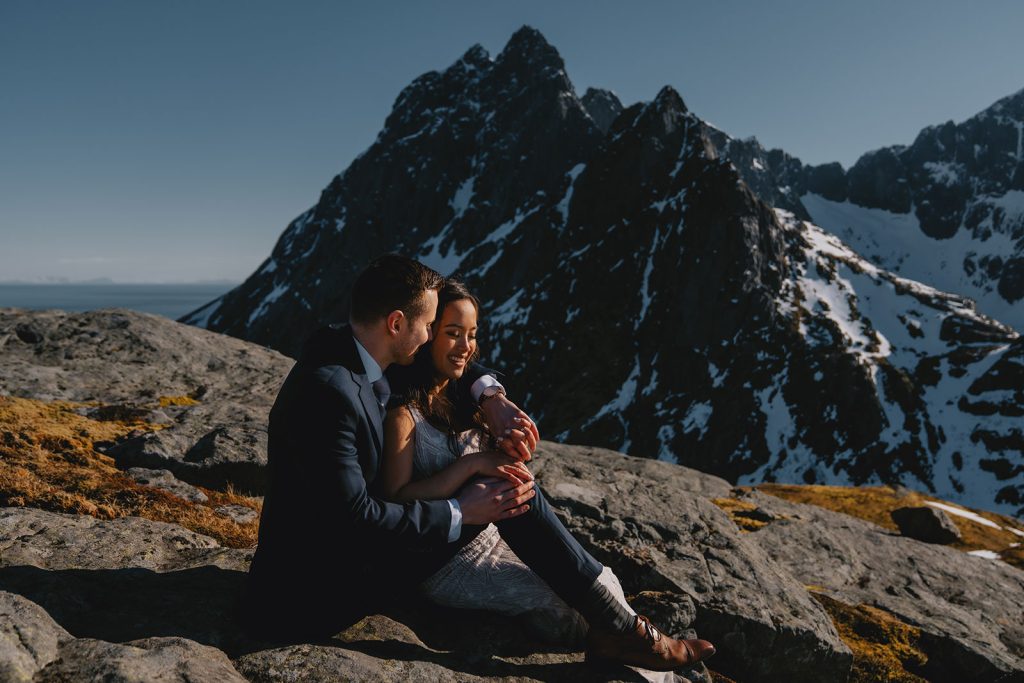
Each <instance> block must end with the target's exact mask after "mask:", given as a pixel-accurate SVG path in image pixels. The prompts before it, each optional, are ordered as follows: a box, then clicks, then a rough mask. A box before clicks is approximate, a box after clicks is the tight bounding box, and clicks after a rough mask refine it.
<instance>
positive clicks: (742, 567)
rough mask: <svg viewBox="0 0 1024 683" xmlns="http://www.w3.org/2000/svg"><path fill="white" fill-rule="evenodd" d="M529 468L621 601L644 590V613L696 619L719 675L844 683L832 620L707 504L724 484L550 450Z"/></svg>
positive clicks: (597, 453)
mask: <svg viewBox="0 0 1024 683" xmlns="http://www.w3.org/2000/svg"><path fill="white" fill-rule="evenodd" d="M532 465H533V471H534V473H535V474H536V476H537V479H538V481H539V482H540V484H541V485H542V486H543V488H544V490H545V491H546V492H547V494H548V497H549V498H550V499H551V501H552V502H553V503H555V504H556V505H557V506H558V507H559V508H560V509H561V511H562V514H563V521H564V522H565V524H566V526H567V528H568V529H569V530H570V531H572V533H573V534H574V535H575V536H576V537H577V538H579V539H580V541H581V542H582V543H583V544H584V545H585V546H586V547H587V549H588V550H590V551H591V552H592V553H593V554H594V556H595V557H596V558H597V559H598V560H599V561H601V562H602V563H604V564H605V565H607V566H609V567H611V568H612V569H613V570H614V571H615V573H616V574H617V575H618V577H619V579H620V581H621V582H622V585H623V588H624V589H625V591H626V594H627V595H631V594H638V593H642V592H646V593H645V600H646V601H647V603H648V606H650V605H649V603H654V604H658V603H665V602H670V604H671V605H672V607H671V609H668V610H666V611H667V612H669V613H672V612H675V613H677V614H680V615H688V614H693V615H695V616H694V618H693V622H692V624H686V626H688V627H692V628H693V629H695V630H696V633H697V635H698V636H699V637H701V638H705V639H707V640H710V641H711V642H712V643H714V644H715V647H716V648H717V650H718V652H717V654H716V655H715V657H714V659H713V660H712V661H711V662H709V663H710V664H711V666H712V667H713V668H714V669H715V670H716V671H721V672H722V673H724V674H726V675H729V676H733V677H735V678H738V679H740V680H786V681H824V680H829V681H831V680H836V681H843V680H846V677H847V675H848V674H849V671H850V667H851V665H852V655H851V653H850V650H849V648H848V647H847V646H846V645H845V644H844V643H843V642H842V641H841V640H840V639H839V636H838V634H837V633H836V630H835V627H834V625H833V624H832V621H831V619H830V618H829V616H828V615H827V614H826V613H825V612H824V610H823V609H822V608H821V606H820V605H819V604H818V603H817V602H816V601H815V600H814V599H813V598H812V597H811V596H810V595H809V594H808V592H807V590H806V588H804V586H803V584H802V583H801V582H799V581H797V580H795V579H794V578H793V576H792V575H790V574H789V573H787V572H785V571H781V570H780V568H779V567H778V565H777V564H776V563H774V562H773V561H772V560H771V559H770V558H769V557H768V556H767V555H766V554H765V553H764V551H762V550H761V549H760V548H758V547H757V546H756V545H754V544H751V543H749V542H748V541H747V539H746V537H745V535H744V534H741V533H740V532H739V530H738V529H737V528H736V526H735V524H733V522H732V521H731V520H730V518H729V516H728V515H727V514H726V513H725V512H723V511H722V510H721V509H719V508H718V507H717V506H716V505H715V504H713V503H711V502H710V501H709V500H708V498H709V497H718V496H724V495H728V492H729V490H730V486H729V484H728V482H726V481H725V480H723V479H719V478H717V477H712V476H710V475H706V474H702V473H700V472H697V471H695V470H691V469H689V468H686V467H680V466H677V465H672V464H669V463H665V462H658V461H653V460H648V459H641V458H632V457H629V456H623V455H621V454H619V453H614V452H612V451H607V450H604V449H598V448H586V447H581V446H566V445H559V444H551V443H547V442H544V443H542V445H541V446H540V447H539V448H538V449H537V457H536V459H535V460H534V461H533V463H532ZM649 611H650V610H649ZM681 625H682V624H679V623H676V624H674V626H675V627H676V628H677V629H678V627H679V626H681ZM663 628H668V627H667V626H663Z"/></svg>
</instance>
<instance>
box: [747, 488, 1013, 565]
mask: <svg viewBox="0 0 1024 683" xmlns="http://www.w3.org/2000/svg"><path fill="white" fill-rule="evenodd" d="M754 488H756V489H757V490H758V491H761V492H763V493H768V494H771V495H773V496H776V497H778V498H782V499H784V500H789V501H792V502H794V503H806V504H810V505H817V506H818V507H823V508H826V509H828V510H833V511H835V512H842V513H845V514H847V515H850V516H851V517H858V518H860V519H864V520H867V521H869V522H873V523H874V524H877V525H879V526H881V527H884V528H886V529H890V530H892V531H896V532H898V531H899V528H898V527H897V526H896V524H895V523H894V522H893V521H892V517H890V516H889V513H890V512H892V511H893V510H895V509H897V508H901V507H907V506H918V505H925V503H926V502H927V501H935V502H940V503H945V504H946V505H951V503H948V502H946V501H943V500H940V499H938V498H933V497H932V496H927V495H924V494H922V493H918V492H916V491H906V490H902V491H897V490H895V489H892V488H889V487H885V486H857V487H854V486H813V485H797V484H758V485H757V486H756V487H754ZM957 507H963V506H957ZM964 509H965V510H966V509H968V508H964ZM970 511H971V512H973V513H975V514H977V515H978V516H980V517H982V518H984V519H988V520H990V521H992V522H994V523H995V524H998V525H999V526H1000V527H1003V528H1001V529H994V528H992V527H990V526H986V525H984V524H981V523H979V522H975V521H972V520H970V519H967V518H965V517H961V516H959V515H953V514H950V515H949V517H950V519H952V520H953V522H954V523H955V524H956V525H957V527H958V528H959V529H960V533H961V535H962V538H961V540H960V541H957V542H956V543H951V544H950V547H953V548H956V549H958V550H962V551H964V552H967V551H969V550H992V551H995V552H997V553H999V554H1000V557H1001V559H1002V560H1003V561H1004V562H1006V563H1008V564H1011V565H1013V566H1015V567H1018V568H1020V569H1024V547H1022V546H1017V547H1015V548H1014V547H1011V546H1012V544H1014V543H1024V537H1020V536H1017V535H1016V534H1014V533H1012V532H1010V531H1007V530H1006V528H1007V527H1009V528H1013V529H1024V524H1022V523H1021V522H1020V520H1017V519H1014V518H1013V517H1008V516H1006V515H1000V514H997V513H994V512H985V511H983V510H970Z"/></svg>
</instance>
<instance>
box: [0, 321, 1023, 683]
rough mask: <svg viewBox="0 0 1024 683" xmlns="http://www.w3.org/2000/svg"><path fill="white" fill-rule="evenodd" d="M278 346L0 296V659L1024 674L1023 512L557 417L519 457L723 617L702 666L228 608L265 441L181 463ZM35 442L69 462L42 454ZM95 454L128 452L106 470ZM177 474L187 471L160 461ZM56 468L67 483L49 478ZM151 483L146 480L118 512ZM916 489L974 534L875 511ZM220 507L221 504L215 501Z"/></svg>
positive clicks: (622, 558)
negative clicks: (758, 463) (623, 438)
mask: <svg viewBox="0 0 1024 683" xmlns="http://www.w3.org/2000/svg"><path fill="white" fill-rule="evenodd" d="M289 366H290V362H289V361H288V360H287V359H285V358H283V357H282V356H281V355H280V354H277V353H276V352H273V351H269V350H267V349H264V348H260V347H259V346H256V345H252V344H248V343H245V342H241V341H239V340H236V339H232V338H230V337H227V336H223V335H218V334H214V333H211V332H208V331H206V330H201V329H196V328H194V327H189V326H185V325H180V324H177V323H173V322H170V321H167V320H165V319H162V318H159V317H156V316H149V315H145V314H136V313H131V312H127V311H102V312H95V313H84V314H63V313H59V312H52V311H50V312H42V313H29V312H20V311H12V310H10V309H8V310H4V311H0V377H2V378H3V381H4V384H3V385H0V678H2V679H3V680H5V681H6V680H10V681H35V682H39V683H41V682H44V681H46V682H48V681H68V680H98V679H102V680H108V681H115V682H116V681H136V680H165V681H181V682H182V683H184V682H185V681H196V680H202V681H242V680H249V681H261V682H270V681H275V682H276V681H280V682H282V683H283V682H284V681H290V682H294V681H309V682H313V681H317V682H319V683H323V682H329V681H342V680H352V679H360V680H388V681H390V680H427V679H429V680H440V681H455V680H458V681H466V680H471V681H473V680H488V679H497V678H501V679H502V680H516V681H592V680H602V681H638V680H657V681H694V682H697V681H700V682H709V681H712V680H718V681H722V680H724V681H728V680H737V681H755V680H757V681H759V680H785V681H815V682H818V681H847V680H851V681H872V680H881V679H889V680H908V681H909V680H924V679H927V680H934V681H993V680H1000V681H1021V680H1024V616H1022V615H1021V612H1020V610H1019V609H1018V608H1019V605H1020V604H1021V602H1022V601H1024V574H1022V573H1021V570H1020V567H1021V566H1024V555H1021V554H1020V553H1019V539H1020V537H1021V536H1024V528H1022V527H1024V525H1022V524H1021V523H1020V522H1019V521H1017V520H1013V519H1010V518H1006V517H1001V516H999V515H994V514H988V513H982V514H981V515H979V514H976V513H974V512H971V511H968V510H963V509H961V508H958V507H955V506H948V505H947V504H945V503H942V502H941V501H936V500H934V499H931V498H925V497H923V496H920V495H919V494H914V493H912V492H908V491H897V490H894V489H884V490H883V489H879V490H871V489H846V490H843V491H839V490H824V489H821V490H819V488H818V487H811V486H805V487H796V486H794V487H789V489H782V488H765V489H763V490H762V489H750V488H745V487H742V488H736V487H734V486H732V485H731V484H730V483H729V482H727V481H725V480H723V479H721V478H719V477H716V476H713V475H708V474H703V473H701V472H699V471H696V470H693V469H690V468H688V467H682V466H678V465H674V464H670V463H665V462H657V461H654V460H652V459H649V458H636V457H628V456H624V455H622V454H619V453H614V452H611V451H607V450H604V449H599V448H590V447H581V446H570V445H565V444H556V443H550V442H545V443H542V444H541V447H540V448H539V449H538V453H537V456H536V458H535V460H534V461H533V462H532V467H533V470H534V472H535V474H536V475H537V478H538V481H539V482H540V483H541V485H542V486H543V487H544V489H545V491H546V492H547V494H548V497H549V498H550V499H551V500H552V502H553V504H554V505H555V506H556V507H557V509H558V513H559V515H560V516H561V517H562V519H563V520H564V522H565V523H566V525H567V526H568V527H569V529H570V530H571V531H572V532H573V533H574V534H575V535H576V536H577V537H578V538H579V539H580V540H581V542H582V543H583V544H584V545H585V546H586V547H587V548H588V549H589V550H590V551H591V552H592V553H594V555H595V556H596V557H597V558H598V559H599V560H600V561H601V562H602V563H604V564H605V565H607V566H608V567H610V568H612V569H613V570H614V571H615V573H616V574H617V575H618V577H619V578H620V580H621V582H622V585H623V587H624V589H625V591H626V593H627V594H628V595H629V597H630V600H631V603H632V604H633V605H634V607H636V608H637V609H638V610H640V611H642V612H644V613H648V614H650V615H651V616H652V618H654V620H655V622H656V623H658V624H659V625H662V626H663V628H665V629H666V630H669V631H671V632H675V633H679V634H685V633H689V634H693V633H697V634H699V635H700V636H701V637H705V638H708V639H710V640H712V641H713V642H715V643H716V645H717V647H718V653H717V654H716V655H715V657H714V658H712V659H711V660H710V661H709V664H710V666H711V669H712V671H709V670H707V669H706V668H705V667H703V666H702V667H698V668H696V669H692V670H688V671H683V672H678V673H675V674H670V675H664V676H662V675H654V674H652V673H651V672H642V671H637V670H633V669H628V668H624V667H619V668H603V669H595V668H593V667H589V666H587V665H585V664H584V663H582V661H581V660H582V654H581V653H580V652H578V651H576V650H574V649H572V648H570V647H566V646H559V645H557V644H556V645H552V644H549V643H548V644H546V643H540V642H536V641H533V640H531V639H530V638H529V637H527V636H524V635H523V629H522V628H520V627H519V626H518V625H517V624H514V623H509V622H508V620H507V619H501V618H497V617H493V616H489V615H487V614H483V613H465V612H461V613H459V612H456V611H454V610H446V609H443V608H439V607H435V606H431V605H428V604H425V603H420V602H417V601H412V602H409V603H408V604H403V605H400V606H398V607H395V608H392V609H389V610H387V611H385V612H384V613H382V614H377V615H372V616H370V617H368V618H367V619H364V620H363V621H362V622H360V623H359V624H356V625H355V626H353V627H352V628H350V629H348V630H346V631H344V632H342V633H339V634H337V636H336V637H335V638H333V639H331V640H330V641H329V642H326V643H301V644H283V643H269V642H260V641H254V640H252V639H250V638H248V637H246V636H245V635H244V632H243V629H242V625H241V624H239V623H238V622H237V620H236V619H235V616H234V615H235V612H236V609H237V607H238V599H239V597H240V595H241V591H242V587H243V582H244V576H245V572H246V571H247V569H248V564H249V562H250V560H251V556H252V547H251V546H252V541H253V540H254V539H255V526H256V523H257V522H256V521H254V520H253V519H251V518H249V519H246V518H242V517H240V516H239V515H238V514H237V513H238V511H237V510H235V511H230V513H229V511H224V510H221V509H220V507H224V506H220V504H219V502H218V497H219V496H223V495H225V494H224V491H223V489H225V488H227V487H228V486H229V485H230V486H231V487H235V488H238V487H240V482H242V481H249V474H248V469H247V468H248V467H250V466H253V461H254V460H256V462H255V465H254V466H255V467H256V468H257V469H259V470H262V469H265V461H262V462H259V461H258V458H254V457H248V456H246V453H248V454H249V455H252V454H253V453H255V452H256V451H255V450H250V451H245V449H241V450H240V451H239V454H240V456H245V457H241V459H240V460H239V461H238V462H239V463H240V464H239V465H238V466H237V467H232V468H229V469H228V470H227V473H226V475H225V481H220V480H216V479H208V478H206V477H207V476H208V474H207V473H203V472H202V471H200V470H201V469H202V468H201V467H200V469H196V468H194V467H186V466H183V463H190V464H192V465H197V464H198V465H204V461H202V460H197V459H196V458H195V457H194V456H193V455H191V454H192V453H193V452H194V451H195V449H196V448H197V446H198V445H199V444H200V443H202V442H203V441H204V440H206V439H207V438H208V435H209V434H217V433H220V432H223V431H226V430H227V431H229V430H231V429H235V428H238V427H239V426H244V427H245V428H246V429H249V430H251V431H252V432H254V433H265V431H266V418H267V412H268V411H267V408H268V400H269V399H272V397H273V393H274V389H275V388H276V386H277V385H278V384H279V383H280V382H281V381H282V380H283V377H284V375H285V374H286V372H287V371H288V369H289ZM198 386H204V387H205V388H206V390H205V391H203V392H201V393H200V392H198V391H197V389H198ZM190 394H191V396H190ZM186 397H187V398H189V400H185V398H186ZM11 406H14V407H18V406H20V409H21V412H20V413H19V412H18V411H17V410H11V409H10V408H11ZM33 407H34V408H33ZM32 410H35V411H36V412H34V413H33V412H32ZM19 414H20V415H25V414H32V415H36V417H33V418H32V419H29V420H26V419H16V418H17V415H19ZM240 415H243V416H244V415H249V416H250V418H251V419H250V420H248V421H246V420H245V418H244V417H239V416H240ZM32 420H36V422H33V421H32ZM62 426H63V429H62ZM115 427H116V429H115ZM111 430H113V432H112V431H111ZM112 434H113V435H112ZM160 434H162V435H164V436H166V437H167V439H166V441H164V442H162V447H163V450H162V451H161V453H162V458H163V459H162V460H160V461H154V467H153V469H160V470H161V474H160V476H150V477H148V478H147V479H146V481H145V482H142V483H139V482H137V481H136V480H134V479H133V478H132V477H130V476H128V475H129V474H130V471H131V469H132V468H133V467H134V466H135V462H136V460H135V459H136V458H137V457H138V452H139V448H141V446H140V444H143V445H144V444H146V443H148V442H147V441H146V440H145V437H146V436H147V435H149V436H153V435H160ZM104 435H105V436H104ZM100 436H103V438H102V439H100ZM635 448H637V451H636V452H638V453H641V454H642V451H641V450H639V447H635ZM261 451H262V449H260V452H261ZM106 454H109V456H108V455H106ZM227 455H228V454H227V453H225V457H224V458H222V459H221V460H220V462H230V461H231V459H230V458H228V457H227ZM43 456H46V457H48V458H50V459H51V460H53V461H54V462H56V463H57V464H58V465H59V466H58V467H51V468H50V469H49V470H46V469H43V468H42V467H41V465H40V463H41V462H42V460H41V458H42V457H43ZM243 465H244V466H243ZM107 470H116V471H120V472H121V473H122V474H123V476H114V475H104V476H105V477H106V478H105V481H106V484H104V485H103V486H100V487H97V486H96V480H97V478H98V477H99V476H100V474H101V473H103V472H106V471H107ZM68 471H70V472H72V473H73V475H74V476H72V477H70V478H66V477H65V475H66V473H67V472H68ZM179 476H180V477H181V478H184V479H187V480H188V481H190V482H192V490H191V491H190V490H187V489H182V488H181V487H180V486H179V485H177V484H174V482H175V480H176V479H177V478H178V477H179ZM236 478H237V479H236ZM256 479H257V480H259V479H260V477H256ZM62 481H63V482H64V483H65V486H66V489H65V490H57V491H55V492H54V493H53V495H49V496H44V495H40V493H39V490H40V489H42V488H45V487H46V486H50V487H51V488H52V487H53V486H54V485H55V484H57V483H59V482H62ZM180 483H181V482H178V484H180ZM153 487H156V488H157V489H158V495H157V494H152V495H153V496H155V497H154V498H152V500H153V501H155V503H156V504H155V505H151V506H148V507H143V508H141V511H140V512H136V513H133V514H128V513H126V509H127V508H125V507H123V506H127V505H129V504H130V503H131V502H132V501H133V500H137V499H138V498H139V497H140V496H142V492H143V491H145V490H150V489H151V488H153ZM196 491H198V492H199V493H202V494H203V496H204V497H205V498H200V497H195V496H194V495H193V494H194V493H195V492H196ZM787 491H788V493H787ZM766 492H769V493H773V494H774V495H767V494H766ZM83 496H86V497H89V498H90V499H91V500H94V501H96V502H97V503H99V504H98V505H95V506H92V507H88V506H87V505H86V504H85V503H83V502H82V497H83ZM780 496H783V497H787V498H790V499H791V500H784V499H783V498H782V497H780ZM800 498H803V499H804V500H818V501H819V502H821V503H823V504H826V505H832V506H833V507H834V508H837V509H841V507H840V505H839V504H840V503H842V501H844V500H847V499H855V500H856V501H857V502H856V503H855V504H854V505H853V506H852V507H851V509H853V510H854V511H855V512H856V513H857V514H858V515H860V516H865V515H868V516H870V514H874V515H880V516H879V517H878V518H877V519H876V520H874V521H864V520H861V519H855V518H854V517H851V516H848V515H846V514H841V513H840V512H835V511H832V510H829V509H825V508H823V507H821V506H818V505H810V504H804V503H800V502H795V501H796V500H797V499H800ZM258 500H259V499H258V498H246V499H242V502H243V503H245V504H246V505H255V506H256V507H258ZM922 504H924V505H940V506H945V507H946V508H948V509H949V510H951V511H953V512H952V513H951V517H952V518H953V519H954V522H952V524H953V525H954V527H956V528H958V529H959V530H960V531H961V532H962V539H963V540H962V542H960V543H958V544H957V545H955V546H942V545H935V544H928V543H923V542H921V541H917V540H914V539H913V538H908V537H906V536H903V535H900V533H899V532H898V531H895V530H894V529H895V527H894V525H893V524H892V523H891V522H887V521H886V520H887V518H888V514H889V513H888V512H886V510H888V509H890V508H895V507H901V506H904V505H915V506H921V505H922ZM119 505H120V506H122V507H118V506H119ZM218 506H220V507H218ZM237 507H243V508H244V507H245V505H239V506H237ZM133 509H138V508H133ZM246 509H250V510H251V509H252V508H246ZM174 510H178V511H179V512H178V513H175V515H176V516H175V517H174V520H175V521H168V520H169V516H168V515H169V512H170V511H174ZM180 511H185V512H186V513H187V514H180ZM982 515H984V516H982ZM211 516H221V517H222V518H224V519H226V520H227V521H225V522H224V523H223V525H222V526H216V525H213V526H211V525H210V524H209V522H208V520H209V518H210V517H211ZM197 529H208V530H210V531H207V532H206V533H202V532H199V531H197ZM226 529H235V530H236V531H242V532H244V533H243V534H237V533H236V534H232V533H227V531H225V530H226ZM212 534H215V535H216V536H217V538H214V535H212ZM218 539H219V540H218ZM247 539H248V540H247ZM1015 539H1016V540H1015ZM325 542H327V541H326V540H325ZM965 551H968V552H965ZM971 553H973V555H972V554H971ZM1010 563H1012V565H1013V566H1011V564H1010ZM726 677H728V678H726ZM921 677H923V678H921Z"/></svg>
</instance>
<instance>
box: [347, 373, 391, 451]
mask: <svg viewBox="0 0 1024 683" xmlns="http://www.w3.org/2000/svg"><path fill="white" fill-rule="evenodd" d="M352 379H354V380H355V382H356V384H358V385H359V400H360V401H362V403H363V411H364V412H365V413H366V419H368V420H369V421H370V426H371V427H372V428H373V430H372V431H373V437H374V440H375V441H376V442H377V451H378V452H383V451H384V446H383V444H384V426H383V425H382V424H381V419H380V404H378V403H377V394H375V393H374V392H373V387H372V386H370V382H369V380H367V379H366V375H365V374H359V373H358V372H354V371H353V372H352Z"/></svg>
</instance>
